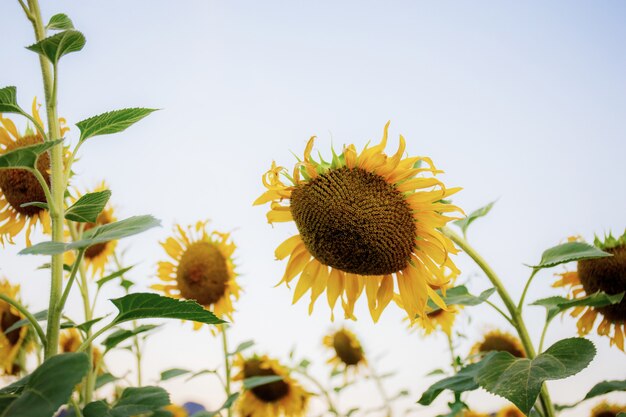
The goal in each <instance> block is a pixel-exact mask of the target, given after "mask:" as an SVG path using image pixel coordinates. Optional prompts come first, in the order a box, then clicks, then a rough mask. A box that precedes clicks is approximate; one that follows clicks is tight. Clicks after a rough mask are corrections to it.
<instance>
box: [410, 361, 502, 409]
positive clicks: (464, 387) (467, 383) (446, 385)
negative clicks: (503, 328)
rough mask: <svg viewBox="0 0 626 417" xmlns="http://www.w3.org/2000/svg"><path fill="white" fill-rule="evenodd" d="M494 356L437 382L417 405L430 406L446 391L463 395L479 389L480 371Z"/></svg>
mask: <svg viewBox="0 0 626 417" xmlns="http://www.w3.org/2000/svg"><path fill="white" fill-rule="evenodd" d="M494 354H495V352H493V353H489V354H487V355H486V356H485V358H484V359H483V360H482V361H480V362H478V363H474V364H471V365H468V366H466V367H465V368H462V369H461V370H460V371H459V372H457V374H456V375H453V376H450V377H447V378H444V379H442V380H440V381H437V382H435V383H434V384H433V385H431V386H430V387H429V388H428V389H427V390H426V391H424V393H423V394H422V397H421V398H420V399H419V400H418V401H417V403H418V404H421V405H430V404H431V403H432V402H433V401H435V399H436V398H437V397H438V396H439V394H441V393H442V392H443V391H444V390H450V391H453V392H457V393H462V392H466V391H473V390H475V389H477V388H478V383H477V382H476V381H475V378H476V376H477V375H478V372H479V371H480V369H481V368H482V367H483V365H484V363H485V361H486V360H487V359H489V358H491V356H493V355H494Z"/></svg>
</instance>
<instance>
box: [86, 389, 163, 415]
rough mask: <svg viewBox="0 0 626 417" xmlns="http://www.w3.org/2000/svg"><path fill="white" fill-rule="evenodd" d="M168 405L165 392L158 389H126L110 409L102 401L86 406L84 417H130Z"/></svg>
mask: <svg viewBox="0 0 626 417" xmlns="http://www.w3.org/2000/svg"><path fill="white" fill-rule="evenodd" d="M168 404H170V398H169V394H168V393H167V391H165V390H164V389H163V388H160V387H140V388H134V387H130V388H126V389H125V390H124V391H123V392H122V396H121V397H120V399H119V401H118V402H117V403H116V404H115V405H114V406H113V407H110V406H109V405H108V404H107V403H106V402H104V401H95V402H92V403H89V404H87V406H86V407H85V409H84V410H83V415H84V417H132V416H136V415H140V414H144V413H150V412H153V411H157V410H158V409H159V408H161V407H165V406H166V405H168Z"/></svg>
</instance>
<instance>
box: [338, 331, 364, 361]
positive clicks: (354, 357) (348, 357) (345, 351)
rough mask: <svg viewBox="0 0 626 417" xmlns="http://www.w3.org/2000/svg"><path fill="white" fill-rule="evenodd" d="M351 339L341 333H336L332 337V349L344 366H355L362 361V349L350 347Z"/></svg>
mask: <svg viewBox="0 0 626 417" xmlns="http://www.w3.org/2000/svg"><path fill="white" fill-rule="evenodd" d="M351 342H352V339H351V338H350V336H349V335H347V334H346V333H345V332H343V331H338V332H337V333H335V335H334V336H333V347H334V348H335V353H337V356H338V357H339V359H341V362H343V363H344V364H346V366H351V365H356V364H358V363H359V362H360V361H361V360H362V359H363V349H362V348H361V347H360V346H359V347H354V346H352V343H351Z"/></svg>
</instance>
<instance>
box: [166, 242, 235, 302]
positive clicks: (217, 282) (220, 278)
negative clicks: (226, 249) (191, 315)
mask: <svg viewBox="0 0 626 417" xmlns="http://www.w3.org/2000/svg"><path fill="white" fill-rule="evenodd" d="M228 278H229V274H228V268H227V266H226V259H225V258H224V255H222V253H221V252H220V251H219V249H218V248H217V246H215V245H214V244H213V243H210V242H194V243H192V244H190V245H189V247H188V248H187V250H185V252H184V253H183V255H182V256H181V258H180V262H179V264H178V268H177V271H176V282H177V283H178V289H179V290H180V293H181V295H182V296H183V297H184V298H186V299H189V300H196V301H197V302H198V303H200V304H202V305H205V306H206V305H209V304H213V303H216V302H217V301H219V299H220V298H222V296H223V295H224V293H225V292H226V283H227V282H228Z"/></svg>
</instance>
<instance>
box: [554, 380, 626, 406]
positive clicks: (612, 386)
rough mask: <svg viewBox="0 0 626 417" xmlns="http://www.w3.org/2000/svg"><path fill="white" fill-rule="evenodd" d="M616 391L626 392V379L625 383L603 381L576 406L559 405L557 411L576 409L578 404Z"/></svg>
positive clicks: (575, 404)
mask: <svg viewBox="0 0 626 417" xmlns="http://www.w3.org/2000/svg"><path fill="white" fill-rule="evenodd" d="M615 391H626V379H625V380H623V381H619V380H613V381H602V382H599V383H597V384H596V385H594V386H593V388H591V390H589V392H588V393H587V395H585V398H583V399H582V400H580V401H578V402H576V403H574V404H569V405H557V406H556V409H557V410H564V409H567V408H574V407H576V406H577V405H578V404H580V403H581V402H583V401H586V400H588V399H591V398H595V397H598V396H600V395H604V394H609V393H611V392H615Z"/></svg>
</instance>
